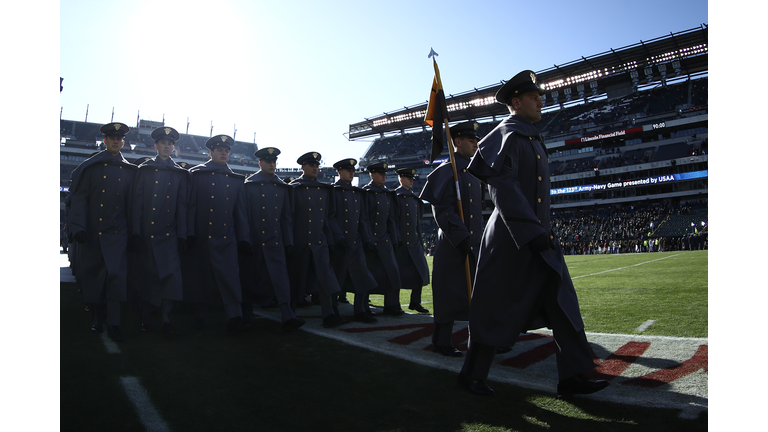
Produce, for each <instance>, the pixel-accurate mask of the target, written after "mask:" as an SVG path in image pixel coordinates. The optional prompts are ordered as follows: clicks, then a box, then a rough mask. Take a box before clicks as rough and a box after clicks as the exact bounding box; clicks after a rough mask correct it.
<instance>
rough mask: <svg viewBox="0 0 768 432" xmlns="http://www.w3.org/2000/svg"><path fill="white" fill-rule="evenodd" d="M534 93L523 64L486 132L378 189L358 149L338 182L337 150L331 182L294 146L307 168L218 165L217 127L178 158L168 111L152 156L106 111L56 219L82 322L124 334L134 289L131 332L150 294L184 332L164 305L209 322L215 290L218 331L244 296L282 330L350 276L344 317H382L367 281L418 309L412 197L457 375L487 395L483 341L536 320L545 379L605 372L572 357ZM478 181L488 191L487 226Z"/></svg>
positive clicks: (580, 380)
mask: <svg viewBox="0 0 768 432" xmlns="http://www.w3.org/2000/svg"><path fill="white" fill-rule="evenodd" d="M542 93H543V91H542V90H541V89H540V88H539V87H538V85H537V84H536V76H535V74H534V73H533V72H532V71H528V70H526V71H522V72H520V73H519V74H517V75H515V76H514V77H513V78H512V79H511V80H509V81H508V82H507V83H506V84H504V86H502V87H501V89H500V90H499V92H498V93H497V95H496V98H497V101H498V102H499V103H502V104H505V105H507V107H508V108H509V111H510V116H509V117H508V118H507V119H506V120H505V121H503V122H502V123H500V124H499V126H498V127H496V129H494V130H493V131H492V132H491V133H489V134H488V136H486V137H484V138H481V137H479V136H477V134H476V132H477V127H478V124H477V123H476V122H473V121H469V122H463V123H459V124H457V125H454V126H453V127H450V128H449V131H450V133H451V136H453V137H455V140H452V142H451V143H450V144H449V145H452V146H453V147H452V148H451V150H453V149H454V148H455V150H456V156H455V157H454V156H453V151H451V152H450V154H451V160H450V162H444V163H443V164H441V165H440V166H438V167H437V168H436V169H435V170H434V171H433V172H432V173H431V174H430V175H429V176H428V177H427V183H426V185H425V186H424V189H423V190H422V192H421V196H420V197H417V196H416V195H415V194H414V193H413V192H412V191H411V190H410V189H411V187H412V186H413V177H414V174H415V171H414V170H411V169H400V170H398V171H397V174H398V176H399V181H400V185H401V186H400V187H398V188H397V189H389V188H387V186H386V184H385V183H386V176H387V166H386V164H383V163H377V164H372V165H370V166H368V171H369V172H370V174H371V181H370V182H369V183H368V184H366V185H364V186H362V187H354V186H352V180H353V178H354V173H355V166H356V165H357V161H356V160H355V159H351V158H349V159H344V160H341V161H339V162H337V163H335V164H334V165H333V167H334V168H335V169H336V170H337V172H338V176H339V180H338V181H337V182H336V183H334V184H327V183H322V182H320V181H318V179H317V176H318V169H319V164H320V160H321V155H320V153H319V152H317V151H310V152H307V153H305V154H304V155H302V156H301V157H299V158H298V160H297V161H296V163H297V164H299V165H300V166H301V170H302V172H303V174H302V175H301V176H300V177H299V178H296V179H291V180H290V181H288V182H285V181H283V180H282V179H280V178H279V177H278V176H277V175H276V174H275V167H276V164H277V160H278V156H279V155H280V150H279V149H277V148H274V147H267V148H263V149H260V150H258V151H257V152H256V153H255V154H254V156H255V157H257V158H258V159H259V167H260V170H259V171H258V172H256V173H254V174H252V175H250V176H248V177H246V176H243V175H241V174H237V173H235V172H234V171H232V169H231V168H230V167H229V165H228V161H229V154H230V150H231V149H232V146H233V145H234V139H232V137H230V136H228V135H217V136H214V137H212V138H210V139H209V140H208V141H207V142H206V144H205V145H206V147H207V148H208V150H209V158H210V159H209V160H208V161H207V162H206V163H203V164H200V165H197V166H194V167H182V166H180V165H179V164H177V163H175V162H174V161H173V159H172V158H171V156H170V155H171V154H172V151H173V150H174V144H175V142H176V141H177V140H178V139H179V134H178V132H177V131H176V130H175V129H173V128H171V127H160V128H157V129H156V130H155V131H153V132H152V138H153V139H154V140H155V148H156V149H157V156H156V157H155V158H146V160H143V161H134V163H132V162H130V161H128V160H126V159H125V157H124V156H123V154H122V152H121V150H122V147H123V145H124V144H125V140H124V138H125V135H126V134H127V133H128V132H129V130H130V128H129V127H128V126H127V125H125V124H123V123H109V124H106V125H104V126H102V128H101V132H102V133H103V134H104V144H105V147H106V149H105V150H103V151H101V152H97V153H95V154H93V155H92V156H91V157H90V158H88V159H86V160H85V161H84V162H83V163H82V164H81V165H80V166H78V167H77V168H76V169H75V170H74V171H73V172H72V184H71V187H70V192H71V194H70V196H69V197H68V199H67V200H66V201H65V206H66V213H67V216H68V218H67V224H66V226H65V227H63V228H64V232H66V235H67V239H66V240H67V241H68V243H69V245H70V247H69V251H68V253H69V255H70V262H71V263H72V270H73V274H74V275H75V279H76V281H77V285H78V289H79V291H80V292H81V293H82V294H83V300H84V302H85V303H86V308H87V310H89V311H90V312H91V313H92V318H93V320H92V326H91V331H93V332H95V333H102V332H103V331H104V325H105V323H106V326H107V333H108V335H109V337H110V338H112V339H113V340H115V341H121V340H123V335H122V332H121V330H120V323H121V313H120V312H121V307H122V303H125V302H128V301H131V302H132V303H133V304H134V305H138V307H137V309H139V310H140V317H141V331H144V332H150V331H152V322H151V321H152V314H151V312H152V311H153V310H155V309H159V311H160V316H161V320H162V323H161V326H160V329H161V333H162V334H163V335H165V336H167V337H169V338H176V337H179V336H180V335H181V334H182V331H181V330H180V329H179V328H178V327H177V326H175V325H174V323H173V317H174V313H173V310H174V308H175V307H176V305H177V304H178V302H180V301H183V302H186V303H189V304H193V305H195V307H194V317H195V320H194V327H195V328H196V329H202V328H204V326H206V325H210V323H208V321H209V320H208V312H209V311H210V310H211V308H214V307H216V308H222V309H223V310H224V313H225V316H226V323H225V326H224V327H225V328H226V332H227V333H228V334H229V335H237V334H240V333H242V332H244V331H246V330H248V329H249V328H250V325H251V320H252V317H253V307H254V306H255V305H260V306H261V307H275V308H279V309H280V312H281V317H282V329H283V331H290V330H293V329H297V328H299V327H301V326H303V325H305V324H306V322H305V321H304V320H303V319H301V318H299V317H298V316H297V315H296V310H297V308H301V307H306V306H311V305H313V304H319V305H320V306H321V313H322V318H323V321H322V325H323V327H326V328H332V327H337V326H340V325H343V324H346V323H347V321H346V319H345V318H343V317H342V316H341V315H340V313H339V308H338V303H339V301H340V300H341V301H346V293H348V292H351V293H354V318H353V320H354V321H357V322H361V323H366V324H372V323H376V322H377V321H378V319H377V318H376V317H375V315H377V314H376V313H374V312H373V311H372V310H371V308H370V304H369V300H368V297H369V295H370V294H382V295H383V296H384V310H383V315H389V316H391V317H395V318H392V319H395V320H396V319H397V318H396V317H399V316H402V315H403V314H404V313H405V311H403V309H402V306H401V304H400V291H401V290H410V291H411V296H410V302H409V306H408V308H409V309H411V310H414V311H417V312H420V313H429V310H427V309H426V308H424V307H423V306H422V305H421V289H422V287H423V286H425V285H427V284H429V283H430V275H429V271H428V267H427V263H426V259H425V258H424V250H423V246H422V244H421V232H420V218H421V200H420V199H419V198H421V199H423V200H425V201H428V202H429V203H430V204H431V205H432V211H433V214H434V217H435V221H436V222H437V225H438V226H439V232H438V239H437V243H436V246H435V255H434V265H433V272H432V290H433V298H434V304H433V307H434V309H435V310H434V314H433V320H434V326H433V335H432V342H433V351H434V352H435V353H438V354H440V355H443V356H452V357H465V358H464V360H465V361H464V365H463V367H462V370H461V372H460V374H459V376H458V385H459V386H461V387H463V388H464V389H466V390H467V391H469V392H470V393H474V394H478V395H485V396H488V395H492V394H493V393H494V391H493V390H492V389H491V388H490V387H488V385H486V383H485V379H486V378H487V376H488V373H489V370H490V368H491V366H492V364H493V359H494V356H495V354H497V353H503V352H507V351H509V350H511V349H512V347H513V346H514V344H515V342H516V341H517V338H518V336H519V335H520V334H521V333H523V332H525V331H527V330H530V329H535V328H539V327H542V326H547V327H549V328H552V329H553V331H554V339H555V342H556V343H557V346H558V351H557V365H558V371H557V372H558V375H559V384H558V387H557V391H558V395H559V396H562V397H569V396H572V395H574V394H586V393H593V392H596V391H599V390H601V389H603V388H605V387H606V386H607V385H608V383H607V382H606V381H593V380H590V379H589V378H587V377H586V376H585V375H584V372H587V371H589V370H590V369H592V368H594V366H595V365H594V362H593V360H592V354H591V350H590V347H589V344H588V342H587V339H586V336H585V331H584V324H583V322H582V320H581V316H580V311H579V306H578V300H577V298H576V293H575V290H574V288H573V284H572V283H571V279H570V275H569V274H568V268H567V266H566V264H565V261H564V259H563V253H562V249H561V247H560V244H559V242H557V241H556V239H555V236H554V233H552V231H551V227H550V219H549V214H550V207H549V169H548V165H547V158H546V149H545V148H544V144H543V142H542V140H541V137H540V135H539V132H538V129H537V128H536V126H535V125H534V123H535V122H537V121H539V120H540V119H541V107H542V104H541V94H542ZM486 186H487V187H488V190H489V193H490V195H491V198H492V200H493V202H494V205H495V209H494V212H493V214H492V215H491V218H490V221H489V222H488V224H487V226H486V227H483V218H482V208H481V205H482V190H483V188H484V187H486ZM456 188H458V189H459V191H458V192H459V193H457V191H456ZM467 273H469V274H467ZM310 298H311V300H310ZM456 320H462V321H469V330H470V338H469V343H468V347H469V350H468V353H467V355H466V356H465V353H463V352H461V351H459V350H458V349H457V348H456V347H455V346H453V343H452V333H453V324H454V321H456ZM222 324H224V323H222Z"/></svg>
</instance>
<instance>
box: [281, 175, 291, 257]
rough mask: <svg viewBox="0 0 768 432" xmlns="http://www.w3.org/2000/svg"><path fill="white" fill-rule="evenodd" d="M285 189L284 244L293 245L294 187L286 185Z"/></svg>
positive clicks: (282, 218)
mask: <svg viewBox="0 0 768 432" xmlns="http://www.w3.org/2000/svg"><path fill="white" fill-rule="evenodd" d="M285 190H286V193H285V195H283V200H284V201H283V214H282V215H280V218H281V220H280V226H281V227H282V228H283V246H293V188H292V187H286V188H285Z"/></svg>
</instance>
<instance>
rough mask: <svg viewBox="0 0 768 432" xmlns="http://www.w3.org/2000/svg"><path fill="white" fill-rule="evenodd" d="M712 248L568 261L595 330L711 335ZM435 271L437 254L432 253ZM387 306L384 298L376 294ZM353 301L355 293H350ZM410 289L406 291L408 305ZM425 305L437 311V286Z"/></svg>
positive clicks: (587, 322)
mask: <svg viewBox="0 0 768 432" xmlns="http://www.w3.org/2000/svg"><path fill="white" fill-rule="evenodd" d="M707 256H708V251H706V250H704V251H682V252H658V253H642V254H617V255H568V256H566V257H565V261H566V263H567V264H568V269H569V271H570V273H571V278H572V279H573V284H574V286H575V287H576V293H577V295H578V297H579V305H580V306H581V315H582V317H583V318H584V325H585V327H586V329H587V331H589V332H597V333H619V334H634V333H640V332H636V331H635V330H636V329H637V328H638V327H640V326H641V325H643V324H644V323H645V322H647V321H649V320H653V321H654V323H653V324H652V325H650V326H649V327H648V328H647V329H646V330H645V331H643V332H642V333H643V334H646V335H657V336H682V337H707V266H708V259H707ZM427 263H428V264H429V268H430V274H431V271H432V257H427ZM371 297H372V299H373V300H372V301H373V302H374V304H378V305H383V296H371ZM349 299H350V301H351V300H352V295H349ZM409 302H410V291H401V293H400V303H401V304H402V305H403V308H405V307H406V306H407V305H408V303H409ZM422 303H423V304H424V306H425V307H426V308H427V309H430V310H431V306H430V305H431V303H432V285H431V284H430V285H427V286H425V287H424V290H423V292H422Z"/></svg>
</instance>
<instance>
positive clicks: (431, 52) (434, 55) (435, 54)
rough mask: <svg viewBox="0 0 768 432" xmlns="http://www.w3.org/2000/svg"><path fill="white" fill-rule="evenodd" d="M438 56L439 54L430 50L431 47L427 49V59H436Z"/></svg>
mask: <svg viewBox="0 0 768 432" xmlns="http://www.w3.org/2000/svg"><path fill="white" fill-rule="evenodd" d="M438 55H440V54H438V53H436V52H435V50H434V49H432V47H429V55H428V56H427V58H432V57H437V56H438Z"/></svg>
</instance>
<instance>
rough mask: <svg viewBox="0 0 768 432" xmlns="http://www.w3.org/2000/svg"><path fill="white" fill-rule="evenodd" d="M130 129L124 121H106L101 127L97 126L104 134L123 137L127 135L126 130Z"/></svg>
mask: <svg viewBox="0 0 768 432" xmlns="http://www.w3.org/2000/svg"><path fill="white" fill-rule="evenodd" d="M130 130H131V128H129V127H128V125H127V124H125V123H107V124H105V125H104V126H102V127H101V128H99V131H101V133H103V134H104V136H118V137H125V136H126V135H128V132H129V131H130Z"/></svg>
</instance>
